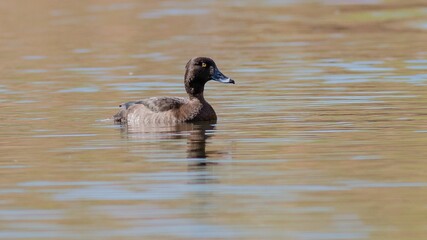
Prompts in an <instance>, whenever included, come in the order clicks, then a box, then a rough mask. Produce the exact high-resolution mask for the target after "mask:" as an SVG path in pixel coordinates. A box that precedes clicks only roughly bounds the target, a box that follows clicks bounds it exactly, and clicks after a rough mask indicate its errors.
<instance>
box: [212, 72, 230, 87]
mask: <svg viewBox="0 0 427 240" xmlns="http://www.w3.org/2000/svg"><path fill="white" fill-rule="evenodd" d="M212 80H214V81H217V82H220V83H232V84H234V80H233V79H231V78H229V77H227V76H225V75H224V74H222V72H221V71H219V69H218V68H215V72H214V75H213V76H212Z"/></svg>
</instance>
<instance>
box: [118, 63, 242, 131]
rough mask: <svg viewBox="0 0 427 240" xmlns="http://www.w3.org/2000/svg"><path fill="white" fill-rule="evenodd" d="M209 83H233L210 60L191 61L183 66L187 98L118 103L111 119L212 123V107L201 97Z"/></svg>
mask: <svg viewBox="0 0 427 240" xmlns="http://www.w3.org/2000/svg"><path fill="white" fill-rule="evenodd" d="M209 80H215V81H219V82H223V83H234V81H233V80H232V79H230V78H227V77H226V76H224V75H223V74H222V73H221V72H220V71H219V70H218V68H217V67H216V64H215V62H214V61H213V60H212V59H210V58H205V57H198V58H192V59H191V60H190V61H189V62H188V63H187V65H186V72H185V80H184V83H185V90H186V91H187V94H188V98H182V97H152V98H147V99H143V100H139V101H133V102H127V103H124V104H121V105H120V107H121V110H120V111H119V112H118V113H117V114H116V115H114V120H115V121H116V122H120V123H129V124H152V123H155V124H156V123H179V122H197V121H211V120H216V119H217V116H216V113H215V111H214V109H213V108H212V106H211V105H210V104H209V103H208V102H207V101H206V100H205V98H204V96H203V91H204V86H205V84H206V82H208V81H209Z"/></svg>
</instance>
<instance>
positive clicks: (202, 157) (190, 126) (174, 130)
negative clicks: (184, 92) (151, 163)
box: [121, 121, 220, 171]
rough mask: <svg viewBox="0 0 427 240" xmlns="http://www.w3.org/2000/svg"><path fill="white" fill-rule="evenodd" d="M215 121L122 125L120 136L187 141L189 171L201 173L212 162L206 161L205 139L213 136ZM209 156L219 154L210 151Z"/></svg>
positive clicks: (212, 163)
mask: <svg viewBox="0 0 427 240" xmlns="http://www.w3.org/2000/svg"><path fill="white" fill-rule="evenodd" d="M215 124H216V121H208V122H198V123H180V124H173V125H124V126H123V128H121V131H122V136H124V137H126V138H132V139H147V140H155V139H158V140H165V139H185V138H186V139H187V145H186V146H187V147H186V152H187V159H188V160H189V161H188V162H189V163H188V167H189V170H192V171H203V170H206V168H207V167H208V166H210V165H215V164H216V163H214V162H209V161H208V160H207V158H208V153H207V152H206V145H207V139H209V138H211V137H212V136H213V133H214V130H215ZM209 154H220V153H219V152H216V151H210V152H209Z"/></svg>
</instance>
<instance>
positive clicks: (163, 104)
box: [114, 97, 188, 122]
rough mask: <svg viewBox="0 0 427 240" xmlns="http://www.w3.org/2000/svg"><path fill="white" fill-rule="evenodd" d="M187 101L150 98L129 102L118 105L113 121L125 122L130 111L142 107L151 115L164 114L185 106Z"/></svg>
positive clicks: (182, 99) (184, 99) (176, 98)
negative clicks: (118, 108) (118, 109)
mask: <svg viewBox="0 0 427 240" xmlns="http://www.w3.org/2000/svg"><path fill="white" fill-rule="evenodd" d="M187 102H188V99H186V98H181V97H152V98H147V99H143V100H139V101H131V102H127V103H123V104H120V108H121V109H120V111H119V112H118V113H117V114H116V115H114V121H116V122H126V121H127V115H128V112H129V111H130V110H132V109H133V108H136V107H141V105H143V106H144V107H145V108H146V109H147V110H149V111H151V112H153V113H160V112H165V111H169V110H173V109H179V108H180V107H181V106H182V105H184V104H186V103H187Z"/></svg>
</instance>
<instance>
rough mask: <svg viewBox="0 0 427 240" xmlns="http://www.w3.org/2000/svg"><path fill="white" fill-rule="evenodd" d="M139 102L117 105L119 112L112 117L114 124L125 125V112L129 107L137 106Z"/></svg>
mask: <svg viewBox="0 0 427 240" xmlns="http://www.w3.org/2000/svg"><path fill="white" fill-rule="evenodd" d="M139 103H141V101H132V102H127V103H122V104H120V105H119V107H120V111H119V112H118V113H116V115H114V116H113V118H114V122H116V123H127V112H128V109H129V107H130V106H133V105H135V104H139Z"/></svg>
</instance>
